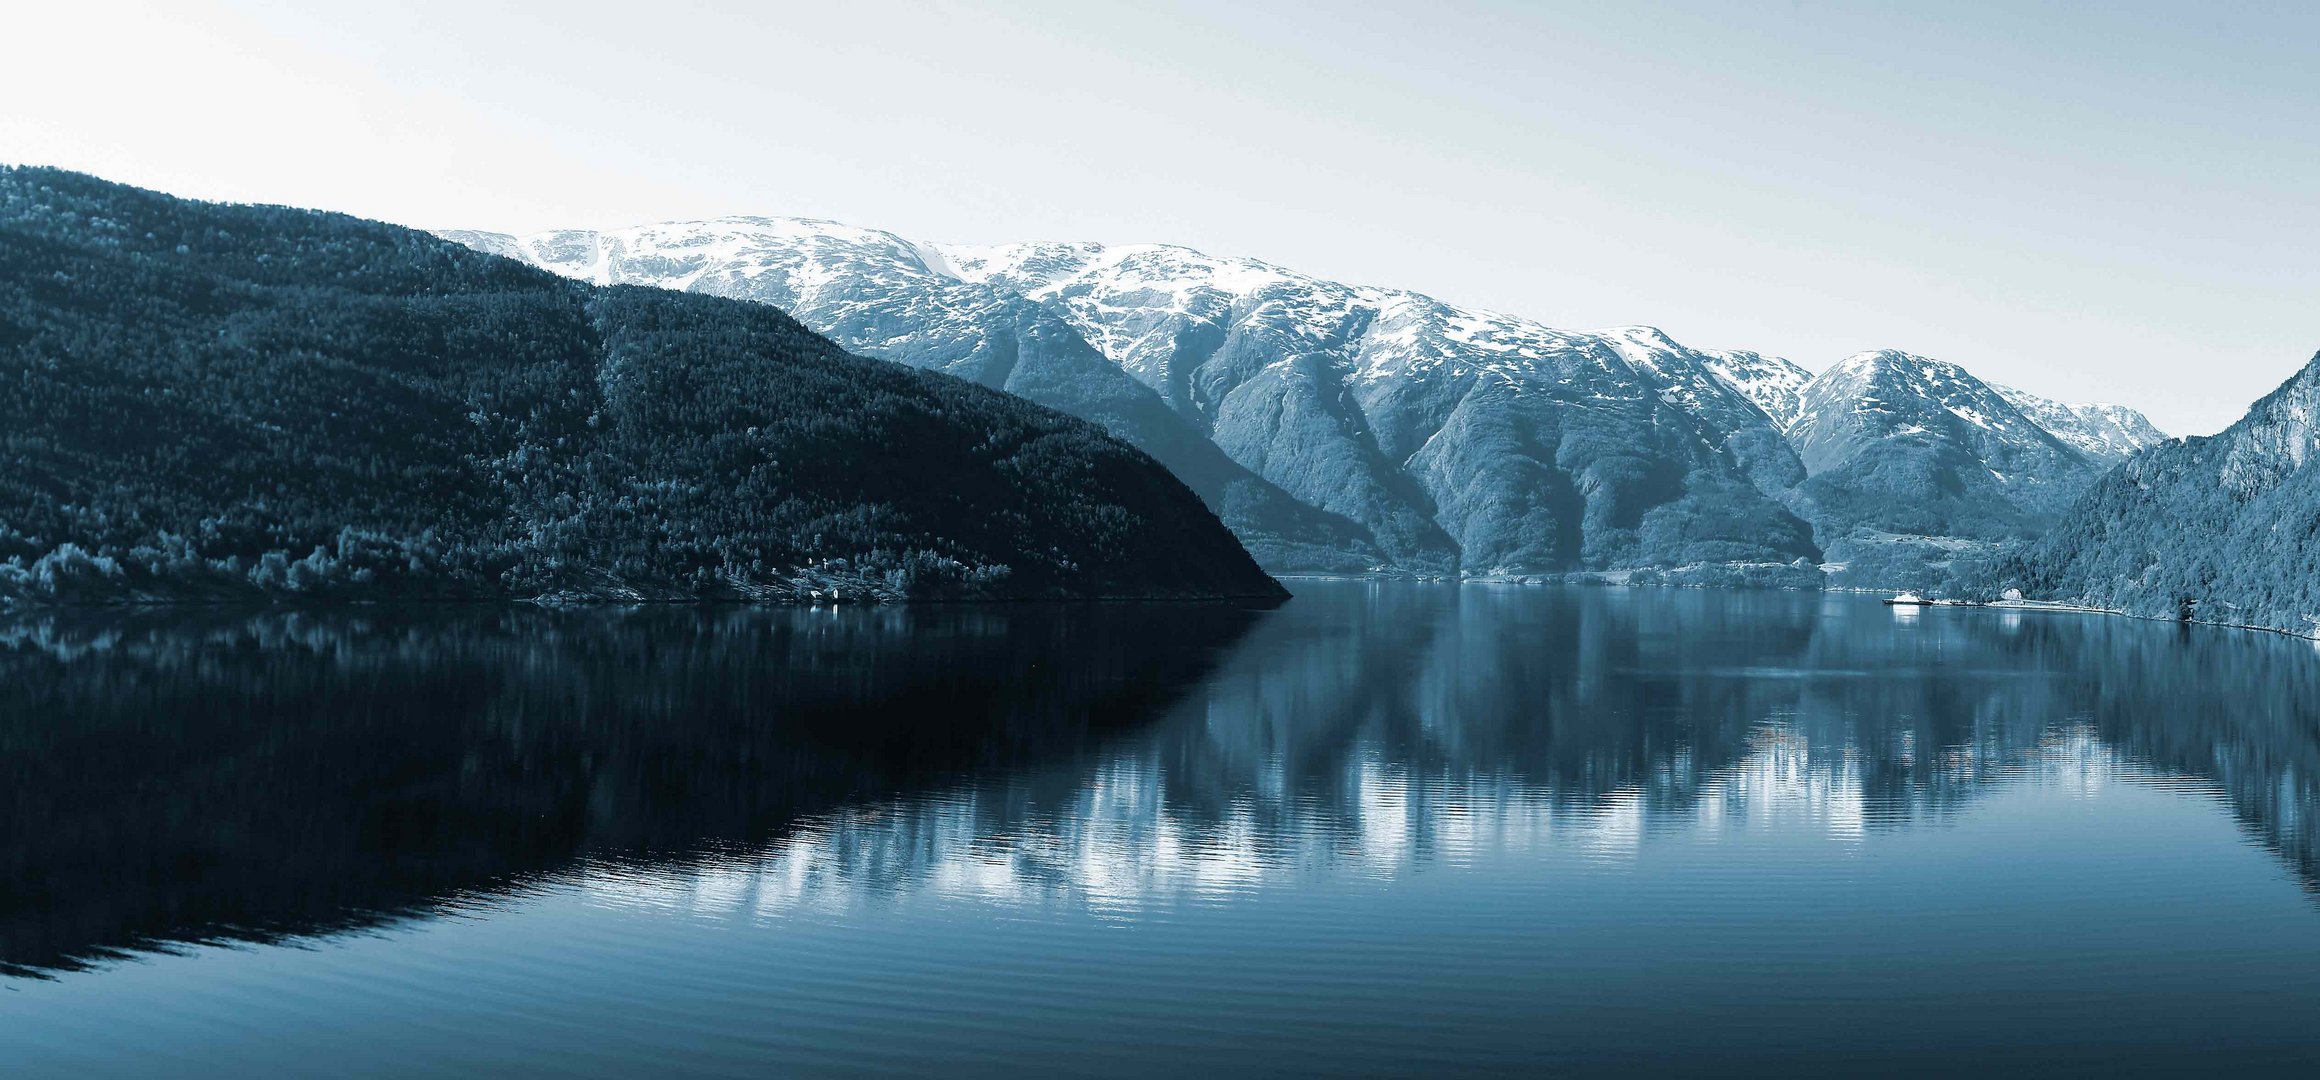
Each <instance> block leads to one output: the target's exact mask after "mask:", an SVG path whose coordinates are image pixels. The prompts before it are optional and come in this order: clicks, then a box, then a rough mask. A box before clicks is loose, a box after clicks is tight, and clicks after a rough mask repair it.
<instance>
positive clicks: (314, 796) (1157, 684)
mask: <svg viewBox="0 0 2320 1080" xmlns="http://www.w3.org/2000/svg"><path fill="white" fill-rule="evenodd" d="M1254 617H1256V616H1255V613H1252V612H1248V611H1243V610H1237V609H1232V608H1226V607H1215V606H1200V605H1135V606H1130V605H1119V606H1106V605H1082V606H1074V607H1042V606H1030V605H1026V606H1021V607H1012V608H926V609H908V610H903V609H871V610H848V611H845V612H841V613H831V612H826V611H825V612H815V611H794V610H781V609H773V610H757V609H746V608H731V609H699V608H661V609H648V610H642V611H633V612H604V611H594V612H567V613H559V612H546V611H535V610H529V609H472V608H453V609H439V610H422V611H409V610H404V611H389V610H385V609H381V610H379V611H376V612H357V613H353V614H347V613H337V612H334V613H330V614H304V613H265V614H258V615H254V616H253V615H246V614H231V613H222V612H221V613H207V614H204V613H192V614H189V613H187V612H186V611H184V610H182V609H177V610H171V611H167V612H161V613H147V614H129V615H112V614H106V615H98V616H85V615H84V616H77V617H76V616H67V615H47V616H40V617H37V618H33V619H27V620H25V621H21V622H17V623H13V624H10V625H9V626H8V627H7V628H6V629H5V630H4V631H0V785H5V787H6V789H7V791H8V792H9V801H8V813H7V814H6V815H5V816H4V817H0V840H4V847H0V850H4V852H5V855H4V857H0V858H4V861H0V874H4V875H5V877H4V878H0V964H5V965H7V966H9V967H11V968H14V969H16V970H19V971H22V970H24V969H26V968H28V967H34V966H53V965H60V964H61V965H69V964H70V963H71V962H73V960H74V959H75V958H89V957H95V956H101V955H104V954H106V953H108V952H110V951H114V950H119V949H128V948H138V947H144V946H148V945H151V944H154V943H157V942H166V941H181V940H197V939H206V938H235V939H247V940H269V939H271V938H274V937H278V936H281V935H284V934H304V933H317V932H326V931H329V930H333V929H337V928H340V927H344V926H352V925H360V924H362V923H364V922H367V921H371V920H374V919H376V918H381V917H392V916H395V915H398V914H409V913H414V912H419V911H424V910H428V909H429V908H430V907H431V906H432V905H433V904H435V903H436V902H437V901H439V900H441V899H442V898H444V897H446V896H450V895H453V894H457V893H460V892H463V891H472V890H494V889H502V888H510V887H516V886H517V885H519V884H520V883H521V882H522V881H524V880H525V879H528V878H532V877H536V876H537V875H540V874H543V873H548V872H553V871H557V870H560V869H563V868H565V867H568V866H570V865H571V864H572V863H573V862H574V861H575V860H576V859H578V858H579V857H581V856H583V855H601V856H606V857H618V858H629V859H640V858H641V859H654V858H671V857H690V856H692V855H694V854H696V853H698V852H700V851H701V850H703V848H704V846H717V847H729V846H731V845H744V846H747V845H756V844H762V843H764V842H766V841H768V840H770V839H771V838H772V837H774V836H777V835H779V834H781V833H782V832H783V831H785V830H786V829H788V828H789V827H790V826H791V825H792V824H793V823H794V822H795V821H796V820H797V819H798V818H799V817H800V816H801V815H804V814H808V813H812V812H815V811H819V810H823V809H826V808H828V807H830V806H833V805H840V804H844V803H847V802H851V801H859V800H865V799H875V798H881V797H885V796H888V795H890V794H892V793H894V792H897V791H904V790H911V789H915V788H918V787H922V786H925V785H927V784H929V783H936V782H941V781H942V778H944V777H949V776H957V775H961V774H966V773H972V772H975V771H987V770H1007V769H1013V768H1017V767H1019V766H1021V765H1023V764H1024V763H1027V762H1037V761H1047V760H1051V759H1059V758H1060V759H1063V760H1070V759H1073V758H1076V757H1084V756H1089V755H1092V754H1093V753H1094V752H1095V750H1096V748H1097V746H1098V745H1099V740H1100V739H1101V738H1103V737H1105V733H1106V731H1107V730H1109V729H1111V728H1112V727H1115V726H1117V725H1121V724H1127V723H1133V722H1135V721H1137V720H1138V719H1139V718H1142V717H1146V716H1149V715H1151V713H1152V712H1154V711H1155V710H1157V709H1158V708H1160V707H1162V706H1163V705H1165V703H1166V702H1167V701H1169V700H1170V699H1172V698H1173V697H1174V696H1175V695H1176V694H1178V693H1180V692H1181V691H1182V688H1183V687H1184V685H1185V684H1186V683H1187V681H1189V680H1191V679H1194V678H1197V677H1198V676H1199V674H1200V673H1201V672H1202V671H1203V670H1205V668H1206V667H1207V666H1208V665H1209V664H1210V663H1211V662H1212V660H1213V655H1214V653H1215V652H1216V650H1217V649H1219V648H1221V647H1222V646H1224V645H1226V644H1228V643H1229V642H1230V641H1231V640H1232V639H1233V638H1234V637H1235V636H1237V635H1238V634H1239V633H1240V632H1241V631H1242V630H1243V629H1244V628H1245V627H1246V626H1247V624H1248V623H1249V621H1250V620H1251V619H1252V618H1254Z"/></svg>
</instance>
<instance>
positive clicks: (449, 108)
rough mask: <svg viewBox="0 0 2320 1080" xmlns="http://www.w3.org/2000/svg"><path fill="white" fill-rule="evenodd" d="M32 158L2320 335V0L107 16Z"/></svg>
mask: <svg viewBox="0 0 2320 1080" xmlns="http://www.w3.org/2000/svg"><path fill="white" fill-rule="evenodd" d="M16 21H17V23H18V25H19V30H20V34H21V37H20V40H23V41H27V42H38V43H39V47H38V48H28V49H23V50H21V52H22V53H23V55H21V56H20V57H18V58H16V61H15V62H14V63H12V65H11V66H10V67H9V68H8V69H6V70H5V71H0V89H5V90H6V91H7V93H8V95H9V98H10V99H11V100H13V101H16V102H20V103H24V104H21V105H19V106H16V107H14V108H11V109H9V110H6V111H4V112H0V160H4V161H10V162H17V163H23V164H46V165H57V166H63V167H67V168H73V169H80V170H84V171H88V172H92V173H95V174H97V175H100V176H104V177H106V178H108V179H113V180H119V181H123V182H127V183H134V184H139V185H143V186H148V187H155V188H159V189H162V190H165V191H170V192H172V193H176V194H182V195H188V196H195V197H202V198H217V199H231V200H237V201H262V202H274V203H288V204H294V205H303V206H314V207H320V208H325V209H332V210H341V211H345V212H348V213H353V214H358V215H361V216H365V217H373V218H379V219H382V220H387V221H393V222H397V223H400V224H406V225H413V226H418V227H422V228H437V229H448V228H468V229H486V230H493V231H501V232H514V233H527V232H535V231H539V230H543V229H549V228H616V227H621V226H626V225H634V224H641V223H647V222H654V221H662V220H670V219H682V218H703V217H717V216H724V215H729V214H758V215H768V216H800V217H820V218H829V219H834V220H838V221H843V222H847V223H849V224H853V225H858V226H863V227H868V228H875V229H883V230H887V231H890V232H894V233H897V234H899V235H903V236H906V237H909V238H911V239H916V240H929V241H939V242H950V243H996V242H1009V241H1023V240H1041V239H1054V240H1095V241H1102V242H1107V243H1171V244H1181V245H1184V246H1187V247H1193V248H1197V249H1200V250H1202V251H1206V252H1209V253H1211V254H1215V255H1220V256H1243V257H1250V258H1256V259H1260V260H1263V261H1265V262H1269V263H1274V264H1277V265H1281V266H1284V267H1288V268H1291V269H1294V270H1297V271H1300V272H1303V273H1308V274H1312V275H1314V276H1316V277H1323V278H1329V279H1333V280H1341V281H1348V282H1356V283H1361V284H1368V285H1379V286H1390V287H1396V288H1407V289H1413V290H1416V291H1419V292H1424V293H1427V294H1429V295H1432V296H1435V297H1438V298H1440V299H1443V300H1445V301H1449V302H1452V303H1457V304H1462V305H1470V306H1475V307H1484V308H1491V309H1496V310H1502V311H1507V312H1511V313H1515V314H1519V315H1523V316H1526V317H1529V318H1534V319H1537V320H1540V321H1543V322H1546V323H1549V324H1552V325H1556V326H1562V327H1568V328H1572V329H1587V328H1593V327H1602V326H1617V325H1632V324H1646V325H1652V326H1658V327H1661V328H1663V329H1665V330H1666V331H1667V332H1668V333H1669V334H1670V335H1672V336H1673V337H1675V338H1676V339H1677V340H1679V341H1682V342H1685V343H1686V344H1690V345H1694V346H1697V347H1704V348H1728V349H1751V350H1755V351H1759V352H1764V353H1768V354H1776V355H1781V356H1786V357H1788V358H1790V359H1792V360H1795V361H1797V362H1798V363H1801V364H1803V365H1805V366H1806V367H1809V368H1813V369H1815V370H1819V369H1822V368H1825V367H1827V366H1828V365H1829V364H1831V363H1833V362H1835V361H1836V360H1837V359H1839V358H1841V357H1843V356H1846V355H1850V354H1852V353H1856V352H1860V351H1863V350H1867V349H1876V348H1898V349H1904V350H1907V351H1909V352H1913V353H1919V354H1922V355H1927V356H1933V357H1937V358H1940V359H1944V360H1949V361H1953V362H1956V363H1959V364H1962V365H1964V366H1966V367H1967V368H1969V369H1970V370H1972V371H1974V372H1975V373H1976V374H1977V375H1980V376H1982V377H1983V378H1986V379H1989V380H1991V381H1993V382H1999V383H2004V384H2008V385H2012V386H2017V387H2019V388H2021V389H2024V390H2028V391H2030V392H2033V393H2038V394H2042V395H2046V396H2049V397H2055V398H2061V399H2064V400H2071V401H2090V400H2100V401H2110V402H2116V403H2119V404H2123V405H2128V406H2131V407H2134V408H2137V409H2140V410H2142V411H2144V412H2145V413H2147V414H2148V415H2150V416H2151V418H2152V420H2153V421H2154V422H2156V423H2158V424H2159V425H2160V426H2161V427H2163V428H2165V429H2167V430H2168V431H2169V432H2170V433H2173V434H2203V433H2207V432H2211V431H2214V430H2217V429H2219V428H2221V427H2223V426H2225V425H2227V424H2229V423H2230V422H2231V421H2232V420H2234V419H2236V418H2237V417H2238V416H2239V415H2240V414H2241V413H2242V412H2243V411H2244V410H2245V409H2246V408H2247V406H2248V404H2249V403H2250V402H2252V401H2254V400H2255V399H2256V398H2257V397H2260V396H2262V395H2263V394H2265V393H2267V392H2269V391H2270V390H2271V389H2272V388H2273V387H2275V386H2277V385H2278V384H2279V383H2280V381H2281V380H2283V379H2285V378H2286V377H2287V376H2288V375H2289V374H2291V373H2293V372H2294V371H2295V370H2296V369H2297V368H2298V367H2300V366H2301V365H2302V364H2303V363H2304V362H2305V361H2306V360H2307V359H2309V358H2310V357H2311V356H2312V354H2313V352H2314V350H2315V348H2320V307H2316V305H2314V304H2313V303H2312V300H2313V298H2314V297H2315V295H2316V294H2320V289H2316V286H2320V270H2315V269H2314V268H2313V266H2312V260H2311V259H2310V258H2309V256H2308V254H2307V253H2306V252H2307V249H2308V248H2309V242H2310V240H2311V239H2312V238H2313V237H2314V236H2315V235H2316V234H2320V206H2316V205H2315V203H2314V200H2312V199H2311V198H2310V197H2309V196H2308V194H2307V193H2306V191H2305V190H2304V189H2305V188H2306V186H2307V185H2308V183H2309V180H2308V177H2310V176H2311V175H2313V174H2314V170H2313V167H2314V166H2320V140H2315V139H2312V138H2310V137H2309V135H2310V134H2311V133H2312V131H2313V129H2314V121H2315V120H2320V90H2315V89H2314V88H2313V87H2312V86H2311V85H2309V80H2308V78H2306V77H2304V75H2303V68H2304V64H2303V62H2302V59H2301V58H2302V57H2304V56H2308V55H2309V53H2310V50H2311V48H2312V47H2313V45H2314V44H2316V43H2320V14H2315V13H2314V12H2312V11H2309V10H2306V9H2303V8H2299V7H2292V6H2278V7H2262V6H2241V7H2235V8H2233V9H2231V10H2229V11H2226V12H2220V13H2219V12H2212V11H2205V10H2197V9H2171V8H2168V7H2164V6H2143V5H2124V6H2117V7H2108V8H2103V9H2099V10H2098V9H2084V10H2077V9H2068V8H2059V7H2049V8H2029V7H2025V6H2022V5H1987V6H1984V5H1971V4H1968V5H1953V6H1950V7H1946V8H1944V9H1943V10H1942V11H1940V12H1938V13H1933V12H1922V11H1914V10H1912V9H1910V8H1907V7H1901V6H1885V5H1844V6H1834V5H1827V6H1824V5H1803V4H1799V5H1791V6H1788V7H1786V8H1782V9H1778V10H1773V9H1770V8H1757V7H1750V8H1729V7H1723V6H1699V5H1670V6H1656V5H1655V6H1644V5H1623V6H1620V7H1618V8H1616V9H1608V10H1604V9H1595V8H1590V7H1581V6H1562V5H1549V6H1537V5H1525V6H1522V7H1520V8H1517V7H1513V6H1506V5H1496V4H1464V5H1453V6H1445V7H1441V8H1439V9H1428V10H1427V11H1425V12H1422V13H1404V12H1398V11H1393V10H1388V9H1384V8H1358V9H1357V8H1347V7H1339V6H1305V7H1297V6H1283V5H1266V6H1264V7H1263V8H1261V9H1248V10H1244V9H1242V8H1239V7H1234V6H1226V5H1216V4H1208V3H1180V4H1172V5H1159V6H1135V7H1114V6H1108V5H1063V4H1056V5H1047V4H1016V5H1007V6H1006V7H1005V8H1004V9H996V10H991V11H984V12H978V13H972V14H968V13H963V12H960V11H958V10H955V9H952V8H947V7H937V6H932V5H921V4H903V3H886V4H862V5H847V6H844V7H843V9H842V10H840V9H829V10H824V9H821V8H812V9H801V10H797V11H786V12H763V11H758V10H755V9H753V8H750V7H747V6H743V5H716V4H708V5H698V6H695V7H691V8H687V9H685V10H682V11H678V12H673V13H665V14H656V15H655V16H653V17H652V18H650V19H646V18H643V17H641V16H636V15H633V14H629V13H628V12H627V11H626V9H624V8H621V7H619V6H616V5H606V4H576V5H558V6H556V7H554V8H541V9H539V10H537V11H533V12H527V11H525V10H524V9H523V8H522V7H521V6H520V5H508V4H493V3H462V4H458V5H453V4H449V3H443V2H439V0H428V2H424V3H420V4H416V5H410V6H408V8H407V9H406V11H405V12H402V13H396V14H387V13H377V12H356V13H338V12H333V13H329V14H315V13H313V12H310V11H307V10H304V9H302V8H301V7H300V6H298V5H291V4H285V3H276V2H271V0H235V2H218V3H197V4H171V5H161V4H151V3H139V2H104V3H91V4H85V5H76V6H75V7H74V8H73V9H72V10H61V9H56V10H52V9H42V10H35V11H31V12H28V13H24V14H21V15H19V16H18V17H17V20H16Z"/></svg>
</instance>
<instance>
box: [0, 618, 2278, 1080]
mask: <svg viewBox="0 0 2320 1080" xmlns="http://www.w3.org/2000/svg"><path fill="white" fill-rule="evenodd" d="M1297 591H1298V597H1297V598H1296V599H1295V600H1293V601H1291V602H1290V603H1288V604H1286V605H1284V606H1282V607H1280V608H1278V609H1275V610H1269V611H1250V610H1240V609H1233V608H1222V607H1201V606H1161V605H1150V606H1083V607H1056V608H1046V607H1007V608H947V609H914V610H856V611H845V612H840V613H835V614H832V613H829V612H798V611H757V610H745V609H709V610H699V609H688V608H670V609H653V610H644V611H629V612H602V611H595V612H577V613H558V612H540V611H502V610H496V609H494V610H481V611H478V610H462V609H453V610H429V611H390V610H375V609H374V610H364V611H360V612H354V613H334V614H314V613H287V612H274V613H265V614H257V615H252V614H248V613H230V612H193V613H188V612H182V611H178V612H144V613H131V614H103V615H75V616H69V617H67V616H55V617H49V616H41V617H34V618H20V619H18V620H17V621H14V622H8V623H0V789H4V791H0V854H4V863H0V874H4V875H5V876H4V877H0V1062H4V1063H5V1064H4V1065H0V1070H4V1071H6V1072H7V1073H8V1074H9V1075H11V1076H47V1075H73V1076H87V1075H161V1074H166V1075H196V1076H199V1075H212V1076H245V1075H266V1074H303V1075H317V1074H322V1075H335V1074H345V1075H371V1074H394V1075H410V1074H469V1073H478V1072H487V1073H499V1074H526V1073H556V1074H573V1073H578V1074H596V1075H637V1074H716V1075H748V1076H762V1075H783V1074H852V1073H864V1074H871V1073H923V1072H940V1073H943V1074H946V1075H973V1074H991V1075H1004V1074H1019V1073H1021V1072H1024V1071H1027V1070H1033V1071H1043V1072H1061V1073H1077V1074H1102V1075H1110V1076H1122V1075H1181V1074H1187V1073H1191V1074H1195V1075H1198V1074H1202V1073H1206V1074H1211V1075H1215V1074H1225V1075H1231V1074H1241V1073H1251V1072H1279V1071H1286V1070H1296V1071H1307V1070H1317V1071H1329V1072H1337V1073H1398V1074H1410V1073H1425V1074H1439V1073H1448V1072H1499V1073H1532V1072H1538V1071H1541V1070H1547V1069H1563V1070H1571V1071H1582V1072H1584V1071H1613V1070H1628V1071H1655V1072H1719V1073H1730V1072H1761V1071H1785V1072H1792V1073H1818V1074H1841V1073H1853V1072H1861V1071H1868V1070H1875V1071H1880V1072H1887V1071H1895V1070H1900V1071H1925V1072H1955V1071H1960V1070H1964V1069H1971V1070H1974V1071H1978V1072H1984V1073H1997V1074H2007V1073H2029V1072H2051V1071H2078V1072H2085V1073H2094V1074H2115V1073H2117V1072H2121V1071H2163V1072H2175V1071H2181V1072H2190V1071H2210V1070H2215V1069H2219V1068H2232V1069H2237V1070H2240V1071H2259V1072H2272V1073H2279V1074H2285V1075H2298V1074H2301V1075H2311V1074H2312V1073H2313V1071H2314V1070H2316V1069H2320V651H2316V650H2315V649H2314V647H2313V646H2312V645H2311V644H2310V643H2308V642H2301V641H2295V640H2290V639H2284V638H2278V637H2270V636H2263V635H2255V634H2247V633H2240V632H2232V631H2223V630H2211V629H2188V630H2186V629H2183V628H2179V627H2175V626H2170V625H2161V624H2155V623H2146V622H2136V621H2131V620H2124V619H2115V618H2105V617H2098V616H2079V615H2062V614H2047V613H2000V612H1994V611H1975V610H1943V609H1934V610H1928V611H1924V612H1915V611H1899V612H1897V611H1893V610H1889V609H1886V608H1884V607H1882V606H1881V605H1879V604H1877V603H1876V602H1874V601H1873V600H1863V599H1858V598H1849V597H1834V596H1819V595H1809V594H1787V593H1744V592H1703V591H1690V590H1619V589H1556V588H1519V587H1486V586H1464V587H1460V586H1449V585H1444V586H1426V585H1373V584H1354V583H1308V584H1301V585H1299V586H1298V589H1297Z"/></svg>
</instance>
